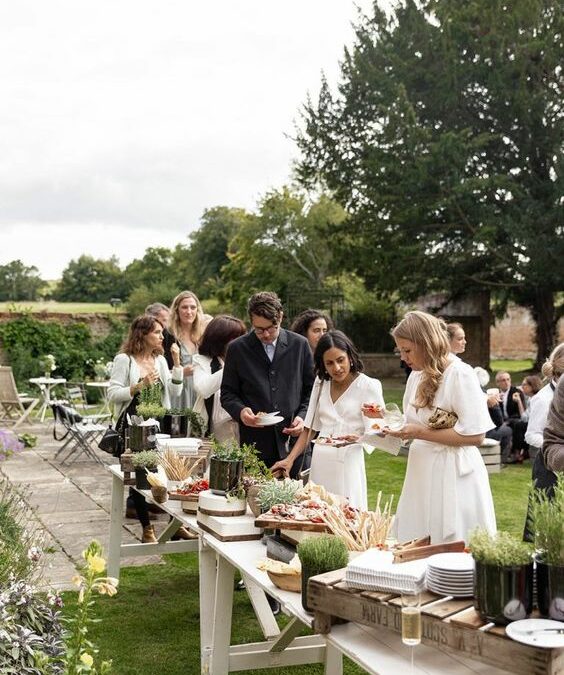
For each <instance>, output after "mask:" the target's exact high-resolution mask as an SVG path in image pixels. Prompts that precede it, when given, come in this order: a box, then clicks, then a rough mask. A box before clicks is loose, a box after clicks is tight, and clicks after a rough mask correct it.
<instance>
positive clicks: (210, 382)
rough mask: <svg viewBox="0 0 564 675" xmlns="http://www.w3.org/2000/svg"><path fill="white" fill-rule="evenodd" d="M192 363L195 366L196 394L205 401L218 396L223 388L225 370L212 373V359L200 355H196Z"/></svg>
mask: <svg viewBox="0 0 564 675" xmlns="http://www.w3.org/2000/svg"><path fill="white" fill-rule="evenodd" d="M192 363H193V364H194V389H195V391H196V394H198V396H201V397H202V398H204V399H205V398H209V397H210V396H213V395H214V394H216V393H217V392H218V391H219V390H220V388H221V380H222V378H223V368H220V370H216V372H215V373H212V372H211V359H209V358H208V357H207V356H201V355H200V354H194V357H193V359H192Z"/></svg>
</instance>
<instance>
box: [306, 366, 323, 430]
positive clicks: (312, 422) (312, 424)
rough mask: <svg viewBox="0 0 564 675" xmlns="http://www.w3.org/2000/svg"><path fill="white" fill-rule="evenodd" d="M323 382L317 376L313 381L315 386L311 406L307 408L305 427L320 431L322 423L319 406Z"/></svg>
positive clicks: (310, 399) (310, 400)
mask: <svg viewBox="0 0 564 675" xmlns="http://www.w3.org/2000/svg"><path fill="white" fill-rule="evenodd" d="M322 383H323V382H322V380H320V379H319V378H318V377H316V378H315V382H314V383H313V388H312V390H311V396H310V397H309V406H308V408H307V413H306V416H305V421H304V427H305V428H306V429H313V430H314V431H320V429H321V425H320V423H319V406H320V405H321V398H320V387H321V385H322ZM316 408H317V410H316ZM315 413H317V414H315ZM314 416H315V419H314Z"/></svg>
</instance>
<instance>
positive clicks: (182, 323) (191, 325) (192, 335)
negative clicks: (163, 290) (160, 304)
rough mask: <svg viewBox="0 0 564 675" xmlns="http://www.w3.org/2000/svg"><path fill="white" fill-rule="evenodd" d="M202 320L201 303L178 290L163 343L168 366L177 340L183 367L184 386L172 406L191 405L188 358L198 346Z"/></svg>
mask: <svg viewBox="0 0 564 675" xmlns="http://www.w3.org/2000/svg"><path fill="white" fill-rule="evenodd" d="M205 327H206V322H205V319H204V315H203V312H202V306H201V305H200V301H199V300H198V298H197V296H196V295H195V294H194V293H192V291H182V293H179V294H178V295H177V296H176V297H175V298H174V300H173V301H172V305H171V306H170V321H169V333H170V335H169V336H168V337H167V339H166V341H165V343H164V345H163V346H164V353H165V358H166V360H167V362H168V364H169V367H171V364H172V356H171V346H172V344H177V345H178V347H179V349H180V363H181V365H182V366H183V368H184V378H183V382H184V386H183V388H182V392H181V393H180V395H179V396H174V397H173V399H172V407H174V408H193V407H194V403H195V401H196V392H195V391H194V378H193V375H194V366H193V364H192V359H193V357H194V354H195V353H196V352H197V350H198V343H199V342H200V339H201V337H202V334H203V332H204V329H205Z"/></svg>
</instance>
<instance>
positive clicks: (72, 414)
mask: <svg viewBox="0 0 564 675" xmlns="http://www.w3.org/2000/svg"><path fill="white" fill-rule="evenodd" d="M51 409H52V410H53V418H54V424H53V438H54V439H55V440H56V441H65V443H63V445H62V446H61V447H60V448H59V449H58V450H57V452H56V453H55V459H56V458H57V457H59V455H60V454H61V453H62V452H64V450H65V449H67V448H68V453H67V455H66V456H65V457H64V459H62V460H61V463H62V464H64V463H65V462H66V461H68V460H69V459H70V458H71V457H73V459H72V462H75V461H76V460H77V459H78V458H79V457H80V455H81V454H83V453H84V454H85V455H86V456H87V457H89V458H90V459H93V460H94V461H95V462H98V464H103V462H102V460H101V459H100V458H99V457H98V455H97V454H96V450H95V444H97V442H98V440H99V438H100V437H101V435H102V434H103V433H104V431H105V430H106V427H105V425H104V424H98V423H97V422H94V421H92V420H91V419H90V418H88V417H83V416H82V415H81V414H80V413H79V412H78V411H77V410H76V409H75V408H71V407H69V406H68V405H65V404H64V403H63V402H61V401H56V402H53V403H52V404H51ZM65 439H66V440H65Z"/></svg>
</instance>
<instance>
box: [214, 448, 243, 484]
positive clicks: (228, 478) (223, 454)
mask: <svg viewBox="0 0 564 675" xmlns="http://www.w3.org/2000/svg"><path fill="white" fill-rule="evenodd" d="M244 460H245V448H244V447H241V446H240V445H239V444H238V443H237V442H236V441H227V442H225V443H219V442H218V441H217V440H215V439H213V440H212V451H211V457H210V477H209V483H210V490H211V491H212V492H213V493H214V494H216V495H227V494H232V493H234V492H235V491H237V490H238V489H239V484H240V482H241V477H242V475H243V464H244Z"/></svg>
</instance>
